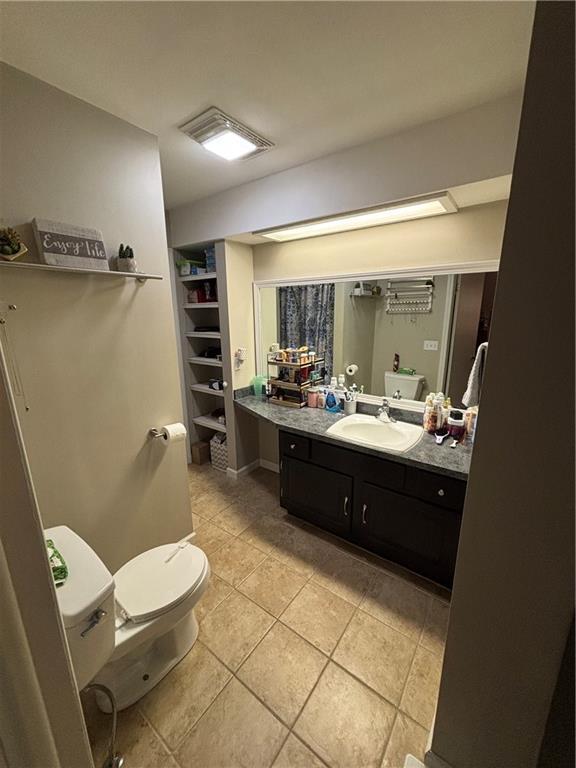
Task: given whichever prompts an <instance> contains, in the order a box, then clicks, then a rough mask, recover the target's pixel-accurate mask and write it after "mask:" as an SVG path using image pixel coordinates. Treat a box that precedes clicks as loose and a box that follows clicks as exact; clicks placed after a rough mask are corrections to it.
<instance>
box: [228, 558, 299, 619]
mask: <svg viewBox="0 0 576 768" xmlns="http://www.w3.org/2000/svg"><path fill="white" fill-rule="evenodd" d="M304 584H306V577H305V576H302V574H300V573H298V572H297V571H293V570H292V569H291V568H288V566H287V565H284V563H281V562H279V561H278V560H274V558H272V557H269V558H268V559H267V560H264V562H263V563H261V564H260V565H259V566H258V568H256V570H255V571H254V572H253V573H251V574H250V576H248V578H247V579H246V580H245V581H243V582H242V583H241V584H240V585H239V586H238V587H237V589H238V591H239V592H242V593H243V594H245V595H247V596H248V597H249V598H250V599H251V600H254V602H256V603H258V605H261V606H262V608H265V609H266V610H267V611H269V612H270V613H271V614H273V615H274V616H280V614H281V613H282V611H283V610H284V609H285V608H286V607H287V606H288V604H289V603H290V602H291V601H292V600H293V599H294V598H295V597H296V595H297V594H298V592H299V591H300V590H301V589H302V587H303V586H304Z"/></svg>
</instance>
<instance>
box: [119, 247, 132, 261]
mask: <svg viewBox="0 0 576 768" xmlns="http://www.w3.org/2000/svg"><path fill="white" fill-rule="evenodd" d="M118 258H119V259H133V258H134V251H133V250H132V248H130V246H129V245H124V243H120V248H118Z"/></svg>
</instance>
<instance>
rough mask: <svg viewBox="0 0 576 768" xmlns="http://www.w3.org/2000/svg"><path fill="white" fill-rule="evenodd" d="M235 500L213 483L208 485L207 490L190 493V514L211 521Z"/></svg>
mask: <svg viewBox="0 0 576 768" xmlns="http://www.w3.org/2000/svg"><path fill="white" fill-rule="evenodd" d="M234 501H236V498H235V497H234V496H232V495H230V494H229V493H226V491H224V490H222V489H221V488H219V487H218V486H217V485H216V484H215V483H210V485H209V486H208V488H206V489H203V490H200V491H199V492H194V491H191V492H190V507H191V509H192V512H193V513H194V514H196V515H200V517H203V518H204V519H205V520H211V519H212V518H213V517H215V516H216V515H217V514H218V513H219V512H222V510H224V509H226V507H229V506H230V504H232V502H234Z"/></svg>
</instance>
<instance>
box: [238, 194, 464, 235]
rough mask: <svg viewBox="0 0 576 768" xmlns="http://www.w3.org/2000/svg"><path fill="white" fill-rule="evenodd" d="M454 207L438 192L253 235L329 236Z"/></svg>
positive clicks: (432, 214) (407, 219) (424, 215)
mask: <svg viewBox="0 0 576 768" xmlns="http://www.w3.org/2000/svg"><path fill="white" fill-rule="evenodd" d="M457 210H458V207H457V206H456V203H455V202H454V200H453V199H452V198H451V197H450V194H449V193H448V192H441V193H440V194H438V195H434V197H419V198H412V199H410V200H403V201H401V202H397V203H392V204H391V205H386V206H380V207H378V208H369V209H367V210H366V209H365V210H363V211H354V212H353V213H346V214H342V215H340V216H330V218H326V219H316V220H315V221H305V222H302V223H300V224H294V225H292V226H289V227H282V228H276V229H266V230H260V231H259V232H253V233H252V234H254V235H262V237H267V238H269V239H270V240H275V241H276V242H278V243H284V242H286V241H288V240H301V239H303V238H305V237H319V236H320V235H333V234H335V233H337V232H347V231H349V230H352V229H366V228H368V227H378V226H382V225H383V224H396V223H397V222H399V221H409V220H410V219H423V218H426V217H428V216H441V215H442V214H445V213H456V212H457Z"/></svg>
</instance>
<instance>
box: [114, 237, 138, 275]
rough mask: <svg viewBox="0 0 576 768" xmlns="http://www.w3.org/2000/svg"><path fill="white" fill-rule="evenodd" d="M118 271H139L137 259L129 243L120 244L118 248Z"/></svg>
mask: <svg viewBox="0 0 576 768" xmlns="http://www.w3.org/2000/svg"><path fill="white" fill-rule="evenodd" d="M116 261H117V267H118V272H137V271H138V269H137V264H136V259H135V258H134V251H133V250H132V248H131V247H130V246H129V245H124V243H121V244H120V248H118V258H117V260H116Z"/></svg>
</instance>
